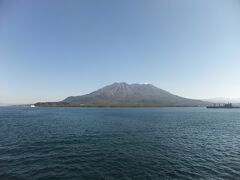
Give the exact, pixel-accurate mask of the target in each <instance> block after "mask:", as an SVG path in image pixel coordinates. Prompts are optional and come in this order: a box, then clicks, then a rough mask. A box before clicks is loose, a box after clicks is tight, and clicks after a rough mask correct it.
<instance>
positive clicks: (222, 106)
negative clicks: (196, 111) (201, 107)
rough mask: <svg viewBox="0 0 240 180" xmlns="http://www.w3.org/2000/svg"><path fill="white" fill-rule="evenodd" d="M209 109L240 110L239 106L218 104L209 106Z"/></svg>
mask: <svg viewBox="0 0 240 180" xmlns="http://www.w3.org/2000/svg"><path fill="white" fill-rule="evenodd" d="M207 108H226V109H227V108H240V107H238V106H233V105H232V103H227V104H225V103H224V104H217V103H214V104H213V105H212V106H207Z"/></svg>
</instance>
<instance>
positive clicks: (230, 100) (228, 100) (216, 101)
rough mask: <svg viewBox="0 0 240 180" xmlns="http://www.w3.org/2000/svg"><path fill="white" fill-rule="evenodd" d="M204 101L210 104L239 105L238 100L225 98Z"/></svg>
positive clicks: (239, 99) (239, 101)
mask: <svg viewBox="0 0 240 180" xmlns="http://www.w3.org/2000/svg"><path fill="white" fill-rule="evenodd" d="M205 101H208V102H212V103H229V102H230V103H235V104H240V98H225V97H216V98H211V99H206V100H205Z"/></svg>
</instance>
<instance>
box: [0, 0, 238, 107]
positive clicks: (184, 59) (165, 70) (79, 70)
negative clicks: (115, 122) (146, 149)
mask: <svg viewBox="0 0 240 180" xmlns="http://www.w3.org/2000/svg"><path fill="white" fill-rule="evenodd" d="M116 81H117V82H123V81H124V82H128V83H134V82H136V83H145V82H147V83H152V84H154V85H156V86H158V87H160V88H162V89H165V90H168V91H170V92H172V93H174V94H178V95H181V96H185V97H189V98H210V97H240V1H239V0H0V102H5V103H33V102H36V101H55V100H62V99H63V98H65V97H67V96H69V95H82V94H85V93H88V92H91V91H92V90H95V89H98V88H100V87H102V86H104V85H107V84H110V83H113V82H116Z"/></svg>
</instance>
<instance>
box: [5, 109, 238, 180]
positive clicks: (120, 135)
mask: <svg viewBox="0 0 240 180" xmlns="http://www.w3.org/2000/svg"><path fill="white" fill-rule="evenodd" d="M0 179H3V180H5V179H6V180H8V179H10V180H12V179H13V180H14V179H19V180H21V179H27V180H28V179H29V180H38V179H39V180H40V179H44V180H45V179H50V180H52V179H56V180H61V179H64V180H65V179H67V180H68V179H128V180H130V179H137V180H139V179H240V109H205V108H126V109H124V108H112V109H111V108H96V109H88V108H85V109H81V108H0Z"/></svg>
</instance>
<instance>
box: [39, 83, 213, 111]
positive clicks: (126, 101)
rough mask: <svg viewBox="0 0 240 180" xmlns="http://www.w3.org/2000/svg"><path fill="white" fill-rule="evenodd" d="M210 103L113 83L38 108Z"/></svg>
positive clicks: (131, 85)
mask: <svg viewBox="0 0 240 180" xmlns="http://www.w3.org/2000/svg"><path fill="white" fill-rule="evenodd" d="M209 104H211V103H209V102H207V101H202V100H196V99H188V98H184V97H180V96H177V95H174V94H171V93H170V92H168V91H165V90H162V89H160V88H158V87H155V86H153V85H152V84H127V83H124V82H122V83H113V84H111V85H108V86H105V87H103V88H101V89H99V90H97V91H94V92H92V93H90V94H86V95H82V96H70V97H67V98H66V99H64V100H63V101H59V102H39V103H36V104H35V105H36V106H40V107H197V106H207V105H209Z"/></svg>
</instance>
